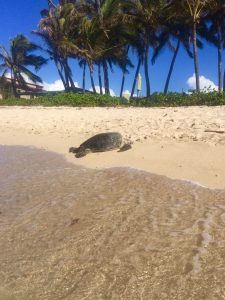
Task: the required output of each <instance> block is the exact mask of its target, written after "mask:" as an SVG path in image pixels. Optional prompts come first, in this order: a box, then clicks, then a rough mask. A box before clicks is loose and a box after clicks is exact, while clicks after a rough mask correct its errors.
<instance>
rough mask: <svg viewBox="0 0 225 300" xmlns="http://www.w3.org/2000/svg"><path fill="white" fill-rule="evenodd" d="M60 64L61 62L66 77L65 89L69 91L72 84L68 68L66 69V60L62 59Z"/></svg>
mask: <svg viewBox="0 0 225 300" xmlns="http://www.w3.org/2000/svg"><path fill="white" fill-rule="evenodd" d="M60 64H61V68H62V70H63V71H64V78H65V83H66V88H65V90H66V91H69V89H70V84H69V77H68V73H67V70H66V68H65V65H64V62H63V61H61V62H60Z"/></svg>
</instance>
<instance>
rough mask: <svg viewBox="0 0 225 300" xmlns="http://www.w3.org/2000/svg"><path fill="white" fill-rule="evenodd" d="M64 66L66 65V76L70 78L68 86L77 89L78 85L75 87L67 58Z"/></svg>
mask: <svg viewBox="0 0 225 300" xmlns="http://www.w3.org/2000/svg"><path fill="white" fill-rule="evenodd" d="M63 66H64V70H65V74H66V77H67V79H68V87H69V89H70V88H72V90H75V88H76V87H75V84H74V82H73V78H72V76H71V70H70V67H69V65H68V61H67V59H65V60H64V62H63Z"/></svg>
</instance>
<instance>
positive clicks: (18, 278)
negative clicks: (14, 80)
mask: <svg viewBox="0 0 225 300" xmlns="http://www.w3.org/2000/svg"><path fill="white" fill-rule="evenodd" d="M105 131H119V132H121V133H122V134H123V136H124V138H126V139H131V140H132V141H133V147H132V149H131V150H129V151H126V152H121V153H118V152H117V151H110V152H106V153H92V154H88V155H87V156H86V157H84V158H80V159H77V158H75V157H74V155H73V154H71V153H68V149H69V147H71V146H78V145H79V144H80V143H81V142H82V141H84V140H85V139H86V138H88V137H90V136H92V135H94V134H96V133H100V132H105ZM0 132H1V133H0V141H1V142H0V144H1V145H3V146H0V165H1V168H0V190H1V193H0V253H1V255H0V270H1V272H0V299H4V300H12V299H18V300H20V299H21V300H23V299H34V300H36V299H37V300H39V299H43V300H52V299H56V300H60V299H68V300H73V299H89V300H96V299H118V300H119V299H124V300H133V299H143V300H149V299H150V300H151V299H154V300H155V299H160V300H161V299H168V300H172V299H174V300H177V299H190V300H191V299H192V300H199V299H207V300H208V299H209V300H211V299H224V298H225V289H224V280H225V268H224V248H225V246H224V245H225V231H224V225H225V205H224V199H225V189H224V187H225V174H224V173H225V172H224V169H225V159H224V153H225V133H224V132H225V108H224V107H213V108H209V107H195V108H166V109H160V108H157V109H144V108H143V109H138V108H128V109H125V108H80V109H78V108H41V107H36V108H27V107H26V108H24V107H20V108H19V107H2V108H1V109H0ZM11 145H13V146H11ZM15 145H18V146H15ZM24 145H25V146H27V145H29V146H32V147H23V146H24ZM33 146H34V147H33ZM45 150H50V151H53V152H55V153H53V152H50V151H45ZM65 158H66V159H65ZM71 162H72V163H71ZM83 166H84V167H83ZM115 166H116V167H121V166H129V167H132V168H109V167H115ZM105 168H107V169H105ZM136 169H142V170H145V171H148V172H145V171H140V170H136ZM157 174H159V175H160V174H161V175H166V176H158V175H157ZM169 177H170V178H178V179H186V180H189V181H190V180H191V181H195V182H198V183H199V184H200V185H204V186H206V187H211V188H220V189H221V190H220V189H207V188H202V187H200V186H198V185H196V184H192V183H190V182H187V181H181V180H173V179H170V178H169Z"/></svg>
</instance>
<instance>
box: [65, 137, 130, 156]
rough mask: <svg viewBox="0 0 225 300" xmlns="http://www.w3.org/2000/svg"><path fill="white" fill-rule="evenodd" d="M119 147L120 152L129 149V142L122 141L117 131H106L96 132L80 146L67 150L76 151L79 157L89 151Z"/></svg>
mask: <svg viewBox="0 0 225 300" xmlns="http://www.w3.org/2000/svg"><path fill="white" fill-rule="evenodd" d="M115 149H119V151H120V152H122V151H126V150H129V149H131V143H130V142H127V143H123V137H122V135H121V134H120V133H119V132H107V133H100V134H97V135H95V136H93V137H91V138H90V139H88V140H86V141H85V142H84V143H82V144H81V145H80V147H78V148H75V147H71V148H70V149H69V152H72V153H76V155H75V156H76V157H77V158H80V157H83V156H85V155H87V154H88V153H91V152H105V151H110V150H115Z"/></svg>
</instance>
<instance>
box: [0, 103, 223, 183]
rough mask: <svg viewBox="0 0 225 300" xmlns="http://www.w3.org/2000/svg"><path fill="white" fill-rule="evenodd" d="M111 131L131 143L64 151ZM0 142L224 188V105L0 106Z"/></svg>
mask: <svg viewBox="0 0 225 300" xmlns="http://www.w3.org/2000/svg"><path fill="white" fill-rule="evenodd" d="M109 131H119V132H121V133H122V134H123V136H124V137H126V138H129V139H131V140H132V141H133V142H134V144H133V148H132V149H131V150H129V151H127V152H122V153H118V152H117V151H110V152H106V153H98V154H96V153H94V154H89V155H87V156H86V157H84V158H81V159H76V158H75V157H74V156H73V155H72V154H69V153H68V149H69V147H71V146H79V144H80V143H81V142H83V141H84V140H85V139H87V138H89V137H91V136H92V135H94V134H97V133H101V132H109ZM0 144H1V145H31V146H36V147H39V148H44V149H46V150H51V151H55V152H58V153H62V154H64V155H65V156H66V158H67V159H69V160H70V161H72V162H74V163H75V164H79V165H83V166H86V167H91V168H102V167H114V166H130V167H134V168H140V169H144V170H147V171H149V172H152V173H156V174H162V175H166V176H168V177H171V178H179V179H187V180H191V181H195V182H198V183H200V184H201V185H204V186H207V187H215V188H225V107H188V108H184V107H181V108H69V107H59V108H43V107H30V108H28V107H1V108H0Z"/></svg>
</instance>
